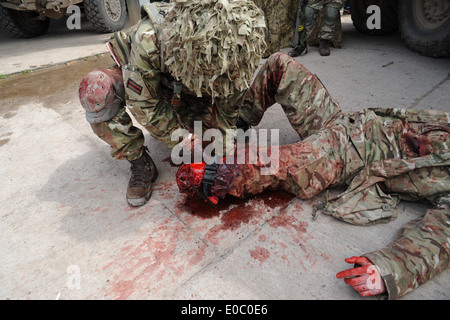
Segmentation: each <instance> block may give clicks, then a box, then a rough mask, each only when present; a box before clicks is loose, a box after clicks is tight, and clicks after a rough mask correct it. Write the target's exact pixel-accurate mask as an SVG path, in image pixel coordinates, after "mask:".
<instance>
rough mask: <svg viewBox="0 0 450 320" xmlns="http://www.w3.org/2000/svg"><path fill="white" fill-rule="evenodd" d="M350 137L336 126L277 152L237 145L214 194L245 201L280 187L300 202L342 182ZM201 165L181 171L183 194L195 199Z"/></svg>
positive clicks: (221, 167) (216, 180)
mask: <svg viewBox="0 0 450 320" xmlns="http://www.w3.org/2000/svg"><path fill="white" fill-rule="evenodd" d="M346 136H347V132H346V127H345V126H342V125H336V126H335V127H333V128H328V129H324V130H322V131H320V132H319V133H317V134H316V135H314V136H311V137H309V138H307V139H305V140H303V141H301V142H298V143H295V144H290V145H284V146H280V147H279V148H277V149H274V148H273V147H272V148H271V149H265V148H259V149H257V150H253V149H252V147H251V146H250V145H248V144H247V145H246V148H245V149H240V148H239V147H238V148H237V154H236V155H235V158H234V161H232V163H229V162H231V161H228V159H227V160H226V161H225V163H223V164H220V165H219V166H218V168H217V171H216V173H215V177H214V183H213V184H212V187H211V195H212V196H215V197H216V198H224V197H225V195H226V194H230V195H232V196H235V197H240V198H245V197H248V196H252V195H256V194H259V193H261V192H263V191H264V190H266V189H282V190H286V191H288V192H290V193H292V194H294V195H296V196H297V197H299V198H302V199H309V198H312V197H314V196H315V195H317V194H318V193H320V192H321V191H323V190H324V189H326V188H327V187H329V186H331V185H339V184H342V183H343V180H344V179H345V175H344V173H345V170H344V158H345V157H346V156H345V155H346V154H348V153H347V149H349V144H348V139H347V138H346ZM242 155H243V157H240V156H242ZM242 159H245V160H244V161H242ZM268 160H269V161H268ZM227 162H228V163H227ZM198 165H199V164H193V165H182V166H181V167H180V168H179V170H178V172H177V184H178V186H179V189H180V192H182V193H188V194H191V195H192V194H195V192H192V190H194V191H195V190H197V191H198V190H200V187H201V182H202V179H203V174H204V172H200V171H199V170H198Z"/></svg>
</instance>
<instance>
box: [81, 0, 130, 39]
mask: <svg viewBox="0 0 450 320" xmlns="http://www.w3.org/2000/svg"><path fill="white" fill-rule="evenodd" d="M83 3H84V11H85V14H86V17H87V19H88V20H89V22H90V23H91V24H92V25H93V26H94V28H95V29H96V30H97V31H98V32H105V33H109V32H115V31H118V30H121V29H122V28H123V26H124V25H125V20H126V18H127V7H126V4H125V0H84V2H83Z"/></svg>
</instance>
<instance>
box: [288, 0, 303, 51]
mask: <svg viewBox="0 0 450 320" xmlns="http://www.w3.org/2000/svg"><path fill="white" fill-rule="evenodd" d="M306 3H307V0H298V9H297V17H296V20H295V22H296V23H295V30H294V39H293V41H292V46H293V47H294V49H292V50H291V51H289V53H288V55H290V56H291V57H297V56H302V55H304V54H306V53H307V52H308V36H307V32H306V27H305V7H306Z"/></svg>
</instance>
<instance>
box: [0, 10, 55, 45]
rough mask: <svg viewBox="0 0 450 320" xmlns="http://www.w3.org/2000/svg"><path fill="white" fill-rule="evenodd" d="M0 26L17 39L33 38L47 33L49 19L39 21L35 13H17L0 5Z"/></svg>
mask: <svg viewBox="0 0 450 320" xmlns="http://www.w3.org/2000/svg"><path fill="white" fill-rule="evenodd" d="M0 25H1V26H2V27H3V28H4V29H5V30H6V31H7V32H8V33H10V34H12V35H14V36H15V37H18V38H34V37H37V36H40V35H43V34H45V33H46V32H47V30H48V27H49V25H50V20H49V19H43V20H42V19H40V18H39V14H38V13H37V12H29V11H17V10H12V9H8V8H5V7H3V6H2V5H0Z"/></svg>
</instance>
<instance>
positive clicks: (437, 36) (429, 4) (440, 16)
mask: <svg viewBox="0 0 450 320" xmlns="http://www.w3.org/2000/svg"><path fill="white" fill-rule="evenodd" d="M399 24H400V30H401V34H402V38H403V40H404V42H405V43H406V45H407V47H408V48H409V49H411V50H412V51H415V52H418V53H420V54H422V55H425V56H428V57H434V58H439V57H449V56H450V4H449V2H448V1H446V0H438V1H426V0H425V1H424V0H407V1H406V0H401V1H400V16H399Z"/></svg>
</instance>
